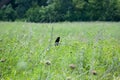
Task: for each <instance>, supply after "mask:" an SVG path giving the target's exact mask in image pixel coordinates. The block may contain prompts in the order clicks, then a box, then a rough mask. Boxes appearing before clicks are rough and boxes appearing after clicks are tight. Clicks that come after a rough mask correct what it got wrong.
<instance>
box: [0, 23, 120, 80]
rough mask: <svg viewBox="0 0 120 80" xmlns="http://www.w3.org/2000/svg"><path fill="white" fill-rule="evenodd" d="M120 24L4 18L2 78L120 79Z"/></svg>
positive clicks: (0, 55)
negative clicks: (25, 20) (55, 44)
mask: <svg viewBox="0 0 120 80" xmlns="http://www.w3.org/2000/svg"><path fill="white" fill-rule="evenodd" d="M119 25H120V23H119V22H118V23H117V22H73V23H70V22H64V23H23V22H0V79H1V80H119V79H120V41H119V40H120V32H119V30H120V27H119ZM58 36H60V37H61V41H60V45H59V46H56V47H55V46H54V41H55V39H56V37H58ZM71 64H72V65H73V66H74V67H75V68H74V69H73V68H71V67H70V65H71Z"/></svg>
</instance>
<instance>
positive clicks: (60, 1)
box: [0, 0, 120, 22]
mask: <svg viewBox="0 0 120 80" xmlns="http://www.w3.org/2000/svg"><path fill="white" fill-rule="evenodd" d="M15 20H20V21H28V22H60V21H120V0H0V21H15Z"/></svg>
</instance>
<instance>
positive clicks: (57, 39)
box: [55, 37, 60, 46]
mask: <svg viewBox="0 0 120 80" xmlns="http://www.w3.org/2000/svg"><path fill="white" fill-rule="evenodd" d="M59 42H60V37H57V38H56V40H55V46H58V45H59Z"/></svg>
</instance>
